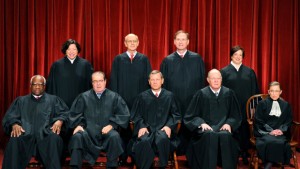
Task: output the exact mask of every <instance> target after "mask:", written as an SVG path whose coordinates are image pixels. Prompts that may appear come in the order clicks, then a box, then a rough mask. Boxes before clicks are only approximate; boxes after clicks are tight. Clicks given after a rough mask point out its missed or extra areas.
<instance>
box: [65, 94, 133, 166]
mask: <svg viewBox="0 0 300 169" xmlns="http://www.w3.org/2000/svg"><path fill="white" fill-rule="evenodd" d="M129 117H130V115H129V110H128V107H127V105H126V103H125V101H124V100H123V99H122V97H121V96H120V95H119V94H117V93H115V92H113V91H111V90H109V89H105V90H104V92H103V93H102V95H101V97H100V99H99V98H98V97H97V95H96V93H95V92H94V90H93V89H90V90H88V91H86V92H84V93H82V94H80V95H79V96H78V97H77V98H76V99H75V100H74V103H73V105H72V108H71V110H70V118H69V120H70V128H72V129H74V128H75V127H77V126H78V125H81V126H83V128H84V130H85V131H86V132H87V133H88V135H83V136H84V141H85V144H84V145H86V147H85V149H84V150H83V154H84V159H86V160H88V161H89V162H90V163H91V164H93V163H94V162H95V161H96V159H97V157H98V156H99V153H100V151H101V150H105V149H107V147H106V146H107V144H108V143H107V140H103V139H102V133H101V130H102V128H103V127H105V126H107V125H109V124H110V125H112V126H113V128H114V129H116V130H117V129H118V128H119V127H122V128H126V127H127V125H128V122H129ZM69 148H70V149H72V148H76V145H69ZM108 151H111V152H113V151H117V150H114V149H113V150H108ZM120 153H122V152H118V153H116V154H117V156H118V155H120Z"/></svg>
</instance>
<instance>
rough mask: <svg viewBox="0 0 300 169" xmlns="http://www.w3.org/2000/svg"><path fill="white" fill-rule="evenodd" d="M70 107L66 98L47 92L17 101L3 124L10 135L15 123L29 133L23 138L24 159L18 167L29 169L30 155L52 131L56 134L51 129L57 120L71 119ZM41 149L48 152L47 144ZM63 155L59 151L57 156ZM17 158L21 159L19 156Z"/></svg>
mask: <svg viewBox="0 0 300 169" xmlns="http://www.w3.org/2000/svg"><path fill="white" fill-rule="evenodd" d="M68 110H69V109H68V107H67V105H66V104H65V103H64V102H63V100H62V99H60V98H59V97H57V96H54V95H50V94H47V93H44V94H43V96H42V97H41V98H40V99H39V100H37V99H35V98H34V97H33V96H32V94H29V95H26V96H20V97H18V98H17V99H15V100H14V102H13V103H12V104H11V106H10V107H9V109H8V110H7V112H6V114H5V116H4V118H3V120H2V125H3V129H4V131H5V133H6V134H7V135H10V133H11V131H12V125H14V124H19V125H21V126H22V128H23V129H24V130H25V133H23V134H22V135H21V136H20V137H23V142H22V147H24V150H22V152H20V159H22V161H19V164H18V165H19V167H18V168H25V166H26V165H27V164H28V162H29V161H30V158H31V157H32V156H33V155H36V153H35V151H36V146H37V144H40V142H43V141H44V139H45V138H47V137H48V136H49V135H50V134H54V133H53V132H52V130H51V129H50V128H51V127H52V125H53V124H54V123H55V122H56V121H57V120H61V121H63V122H65V121H66V120H67V118H68ZM64 124H65V123H64ZM62 146H63V145H61V147H62ZM39 148H42V149H41V150H40V151H39V153H41V152H45V151H46V148H47V147H44V148H43V147H39ZM6 153H7V156H8V157H9V156H10V155H9V154H11V153H12V152H5V155H6ZM60 155H61V154H57V156H60ZM40 156H46V154H40ZM15 159H18V158H17V157H15ZM58 159H59V158H58ZM4 160H7V158H5V159H4ZM10 160H14V159H10ZM16 162H17V161H16ZM8 163H9V162H8V161H6V162H4V161H3V165H5V164H8ZM3 167H4V166H3ZM6 167H7V166H6ZM4 168H5V167H4ZM8 168H9V167H8Z"/></svg>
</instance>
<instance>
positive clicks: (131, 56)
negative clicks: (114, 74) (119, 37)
mask: <svg viewBox="0 0 300 169" xmlns="http://www.w3.org/2000/svg"><path fill="white" fill-rule="evenodd" d="M133 57H134V54H133V53H131V54H130V61H131V63H132V60H133Z"/></svg>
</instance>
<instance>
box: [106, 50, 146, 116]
mask: <svg viewBox="0 0 300 169" xmlns="http://www.w3.org/2000/svg"><path fill="white" fill-rule="evenodd" d="M150 72H151V65H150V62H149V59H148V58H147V56H145V55H144V54H141V53H139V52H137V54H136V55H135V57H134V59H133V60H132V62H131V61H130V58H129V57H128V55H127V53H126V52H125V53H122V54H120V55H118V56H116V57H115V59H114V61H113V64H112V69H111V75H110V89H111V90H112V91H114V92H117V93H119V94H120V95H121V96H122V98H123V99H124V100H125V102H126V103H127V106H128V108H129V110H130V109H131V107H132V104H133V102H134V99H135V98H136V96H137V95H138V94H139V93H141V92H143V91H145V90H147V89H149V83H148V76H149V74H150Z"/></svg>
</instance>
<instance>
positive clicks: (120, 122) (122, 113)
mask: <svg viewBox="0 0 300 169" xmlns="http://www.w3.org/2000/svg"><path fill="white" fill-rule="evenodd" d="M116 97H117V98H116V99H115V101H114V112H113V116H112V117H110V119H109V121H110V125H112V126H113V128H117V127H118V126H120V127H122V128H127V126H128V122H129V117H130V114H129V109H128V107H127V105H126V103H125V101H124V100H123V99H122V97H121V96H119V95H118V96H116Z"/></svg>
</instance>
